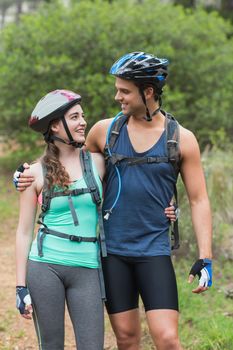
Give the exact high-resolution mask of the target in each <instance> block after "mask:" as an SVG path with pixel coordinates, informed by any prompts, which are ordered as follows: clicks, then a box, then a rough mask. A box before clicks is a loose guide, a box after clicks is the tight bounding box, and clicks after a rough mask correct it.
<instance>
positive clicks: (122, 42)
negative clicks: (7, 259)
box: [0, 0, 233, 350]
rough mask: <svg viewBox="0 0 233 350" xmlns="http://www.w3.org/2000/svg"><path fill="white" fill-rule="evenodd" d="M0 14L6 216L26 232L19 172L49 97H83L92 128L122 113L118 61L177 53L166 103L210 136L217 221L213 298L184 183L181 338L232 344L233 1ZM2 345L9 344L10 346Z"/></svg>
mask: <svg viewBox="0 0 233 350" xmlns="http://www.w3.org/2000/svg"><path fill="white" fill-rule="evenodd" d="M0 16H1V20H0V25H1V30H0V92H1V93H0V111H1V112H0V113H1V114H0V176H1V179H0V186H1V191H0V193H1V199H0V210H1V217H2V219H3V222H5V223H8V222H12V220H13V221H14V224H13V228H12V234H14V231H13V229H15V225H16V222H17V203H16V199H17V193H16V192H15V191H14V189H13V187H12V185H11V183H10V182H11V177H12V172H13V170H14V169H15V168H16V166H17V165H18V164H20V163H21V162H22V161H28V162H30V161H32V160H34V159H35V158H36V157H37V156H38V155H39V154H41V152H42V151H43V145H42V142H41V139H40V136H39V135H37V134H36V133H34V132H33V131H31V130H29V128H28V125H27V121H28V118H29V116H30V113H31V111H32V110H33V108H34V106H35V104H36V102H37V101H38V100H39V99H40V98H41V97H42V96H43V95H44V94H46V93H47V92H48V91H50V90H54V89H57V88H62V89H63V88H64V89H70V90H74V91H76V92H78V93H80V94H81V95H82V97H83V108H84V111H85V114H86V117H87V121H88V126H89V127H91V126H92V125H93V124H94V123H95V122H96V121H98V120H99V119H102V118H108V117H112V116H114V115H115V114H116V113H117V112H118V111H119V106H118V105H117V104H116V102H115V101H114V93H115V88H114V79H113V78H112V77H111V76H110V75H109V74H108V71H109V68H110V67H111V65H112V63H113V62H114V61H115V60H116V59H117V58H118V57H120V56H121V55H123V54H124V53H127V52H131V51H146V52H149V53H153V54H155V55H157V56H159V57H166V58H168V59H169V62H170V65H169V77H168V82H167V85H166V87H165V88H164V94H163V108H164V109H165V110H167V111H169V112H171V113H172V114H174V115H175V117H176V118H177V120H178V121H179V122H180V123H181V124H182V125H183V126H185V127H187V128H188V129H190V130H192V131H193V132H194V133H195V135H196V136H197V138H198V141H199V144H200V147H201V152H202V161H203V166H204V170H205V175H206V180H207V186H208V193H209V196H210V201H211V206H212V211H213V225H214V241H213V248H214V285H213V287H212V289H211V290H210V291H209V292H208V293H206V294H205V296H198V297H196V296H193V295H192V294H191V288H190V286H187V284H186V279H187V274H188V272H189V269H190V266H191V264H192V262H193V260H194V259H196V257H197V250H196V244H195V237H194V234H193V232H192V225H191V218H190V213H189V205H188V201H187V197H186V194H185V191H184V188H183V186H182V184H181V183H180V182H179V184H178V187H179V198H180V208H181V218H180V231H181V248H180V250H179V251H178V252H175V255H174V258H173V259H174V264H175V268H176V271H177V276H178V285H179V290H180V304H181V320H180V325H181V326H180V333H181V340H182V342H183V344H184V347H185V349H190V350H191V349H192V350H218V349H219V350H220V349H221V350H232V349H233V345H232V344H233V332H232V329H233V300H232V299H233V273H232V270H233V214H232V209H231V204H232V200H233V180H232V175H233V164H232V163H233V162H232V160H233V157H232V156H233V152H232V151H233V146H232V141H233V118H232V115H233V103H232V95H233V23H232V21H233V2H232V1H231V0H228V1H227V0H180V1H178V0H177V1H175V0H174V1H172V0H171V1H169V0H163V1H162V0H141V1H136V0H124V1H123V0H112V1H104V0H93V1H90V0H80V1H78V0H76V1H72V0H70V1H69V0H67V1H56V0H50V1H42V0H34V1H33V0H31V1H20V0H0ZM38 136H39V137H38ZM194 176H195V174H194ZM9 193H10V195H9ZM12 208H14V210H13V213H14V215H12ZM0 239H1V231H0ZM15 317H17V316H16V314H15ZM143 327H144V328H143V329H144V333H143V349H153V346H152V344H151V341H150V337H149V336H148V331H147V328H146V326H145V324H144V323H143ZM4 329H5V330H4ZM107 329H108V327H107ZM1 332H2V334H6V333H7V327H5V328H4V326H2V328H1V324H0V335H1ZM0 338H1V336H0ZM16 344H17V341H16ZM10 346H11V347H9V349H13V347H12V345H10ZM0 349H8V348H7V345H6V344H5V343H4V344H3V345H1V343H0ZM109 349H110V348H109ZM111 349H115V348H114V347H112V348H111Z"/></svg>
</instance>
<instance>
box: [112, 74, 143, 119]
mask: <svg viewBox="0 0 233 350" xmlns="http://www.w3.org/2000/svg"><path fill="white" fill-rule="evenodd" d="M115 86H116V90H117V92H116V96H115V100H116V101H117V102H119V103H120V105H121V109H122V112H123V113H124V114H125V115H127V116H131V115H134V116H141V115H143V116H144V115H145V105H144V103H143V101H142V97H141V95H140V93H139V89H138V87H137V86H136V85H135V84H134V83H133V82H132V81H129V80H125V79H121V78H118V77H117V78H116V83H115Z"/></svg>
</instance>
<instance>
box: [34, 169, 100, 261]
mask: <svg viewBox="0 0 233 350" xmlns="http://www.w3.org/2000/svg"><path fill="white" fill-rule="evenodd" d="M92 166H93V171H94V176H95V179H96V182H97V184H98V187H99V191H100V194H101V197H102V184H101V181H100V178H99V176H98V173H97V170H96V167H95V165H94V162H92ZM86 187H87V185H86V183H85V180H84V178H81V179H79V180H77V181H74V182H73V183H72V184H71V185H70V187H69V189H71V190H73V189H79V188H86ZM58 190H59V189H58V188H56V191H58ZM61 191H62V189H61ZM72 200H73V204H74V208H75V211H76V214H77V217H78V221H79V225H78V226H75V225H74V223H73V218H72V215H71V211H70V207H69V202H68V196H61V197H55V198H52V200H51V203H50V208H49V210H48V211H47V212H46V215H45V217H44V223H45V225H46V226H47V227H48V228H50V229H51V230H55V231H59V232H63V233H66V234H69V235H76V236H83V237H95V236H96V235H97V225H98V214H97V208H96V205H95V203H93V201H92V198H91V195H90V193H85V194H82V195H79V196H73V197H72ZM98 256H99V243H98V242H95V243H94V242H80V243H79V242H72V241H70V240H69V239H65V238H60V237H57V236H53V235H46V236H45V238H44V240H43V257H40V256H39V255H38V248H37V240H36V238H35V240H34V241H33V243H32V246H31V250H30V253H29V259H30V260H33V261H39V262H46V263H51V264H59V265H67V266H83V267H88V268H98V267H99V259H98Z"/></svg>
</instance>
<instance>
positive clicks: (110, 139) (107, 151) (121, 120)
mask: <svg viewBox="0 0 233 350" xmlns="http://www.w3.org/2000/svg"><path fill="white" fill-rule="evenodd" d="M127 120H128V117H126V116H125V115H124V114H123V113H119V114H117V116H116V117H115V118H114V119H113V121H112V123H111V124H110V125H109V128H108V131H107V138H106V143H105V147H104V155H105V159H108V158H109V157H110V156H111V150H112V148H113V146H114V145H115V143H116V140H117V138H118V136H119V134H120V131H121V128H122V127H123V125H124V124H125V123H126V122H127Z"/></svg>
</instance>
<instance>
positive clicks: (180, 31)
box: [0, 0, 233, 146]
mask: <svg viewBox="0 0 233 350" xmlns="http://www.w3.org/2000/svg"><path fill="white" fill-rule="evenodd" d="M132 5H134V6H132ZM231 33H232V25H231V24H230V23H227V22H226V21H224V20H223V19H222V18H221V17H220V16H219V15H217V13H211V14H208V13H207V12H205V11H204V10H202V9H197V10H195V11H191V10H186V9H184V8H182V7H181V6H174V5H172V4H165V3H162V2H160V1H159V0H144V1H143V2H138V1H133V0H129V1H123V0H115V1H114V2H108V1H104V0H102V1H101V0H96V1H90V0H85V1H83V0H81V1H79V2H73V5H70V7H65V6H64V5H62V4H61V3H59V2H58V1H53V2H51V4H47V5H45V6H42V7H41V8H40V10H39V11H38V12H37V13H36V14H33V15H25V16H24V17H23V18H22V20H21V22H20V23H19V24H18V25H17V24H11V25H8V26H7V27H6V28H5V29H4V31H3V32H2V34H1V39H0V46H1V51H0V90H1V96H0V108H1V119H0V128H1V134H7V135H8V137H9V136H10V138H16V137H18V138H19V135H21V133H22V131H23V132H25V133H26V134H27V138H26V140H27V142H28V144H30V145H32V144H33V143H34V142H35V135H34V133H33V132H32V131H29V130H28V127H27V119H28V116H29V115H30V112H31V110H32V109H33V107H34V105H35V103H36V102H37V101H38V99H39V98H41V96H43V95H44V94H45V93H47V92H48V91H50V90H53V89H57V88H67V89H72V90H75V91H77V92H79V93H81V95H82V96H83V105H84V109H85V111H86V115H87V119H88V122H89V126H91V125H92V124H93V123H94V122H96V121H97V120H99V119H100V118H106V117H110V116H113V115H114V114H115V113H116V112H117V111H118V109H119V107H118V106H116V104H115V102H114V79H113V78H112V77H111V76H109V74H108V70H109V68H110V66H111V65H112V63H113V62H114V61H115V60H116V59H117V58H118V57H119V56H121V55H122V54H124V53H126V52H130V51H137V50H143V51H147V52H151V53H154V54H156V55H158V56H160V57H168V58H169V60H170V77H169V79H168V86H167V87H166V88H165V92H164V108H165V109H167V110H169V111H170V112H172V113H174V114H175V115H176V116H177V119H178V120H179V121H180V122H181V123H182V124H184V126H186V127H188V128H190V129H192V130H193V131H194V132H195V133H196V135H197V136H198V139H199V141H200V142H201V145H202V146H204V145H205V144H207V143H211V142H212V139H213V137H215V135H218V132H219V129H222V130H223V131H224V132H225V135H226V138H229V139H231V140H232V135H233V125H232V118H231V115H232V112H233V110H232V103H231V99H232V90H233V61H232V57H233V45H232V39H231V38H229V37H230V34H231ZM215 138H216V137H215ZM20 142H21V141H20Z"/></svg>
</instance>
